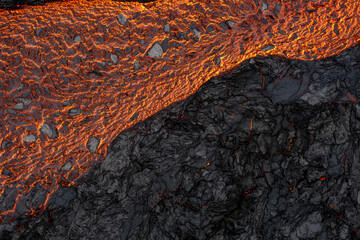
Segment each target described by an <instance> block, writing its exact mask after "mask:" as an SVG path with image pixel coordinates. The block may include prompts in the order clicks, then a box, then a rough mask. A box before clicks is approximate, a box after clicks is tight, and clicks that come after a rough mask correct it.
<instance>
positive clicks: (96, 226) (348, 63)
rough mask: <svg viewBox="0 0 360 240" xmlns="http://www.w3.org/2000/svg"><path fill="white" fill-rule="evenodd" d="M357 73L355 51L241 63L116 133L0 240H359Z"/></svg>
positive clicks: (4, 229) (0, 229)
mask: <svg viewBox="0 0 360 240" xmlns="http://www.w3.org/2000/svg"><path fill="white" fill-rule="evenodd" d="M359 67H360V46H359V45H358V46H356V47H354V48H351V49H348V50H346V51H345V52H343V53H341V54H340V55H338V56H334V57H330V58H327V59H325V60H318V61H313V62H306V61H296V60H286V59H279V58H274V57H266V58H264V57H256V58H254V59H251V60H249V61H246V62H244V63H243V64H242V65H241V66H240V67H238V68H236V69H234V71H233V72H232V73H229V74H226V75H223V76H219V77H215V78H213V79H211V80H209V81H208V82H207V83H205V84H204V85H203V86H202V87H201V88H200V89H199V90H198V92H197V93H196V94H194V95H192V96H191V97H190V98H188V99H186V100H184V101H180V102H177V103H174V104H172V105H171V106H170V107H168V108H166V109H164V110H162V111H161V112H159V113H157V114H156V115H154V116H152V117H150V118H148V119H147V120H145V121H144V122H141V123H139V124H137V125H135V126H134V127H133V128H131V129H128V130H126V131H123V132H122V133H121V134H119V135H118V137H117V138H116V139H115V140H114V141H113V142H112V144H111V146H110V147H109V151H108V155H107V157H106V159H105V160H103V161H101V162H99V163H98V164H96V165H95V166H94V167H93V168H92V169H91V170H90V171H89V172H88V173H87V178H86V179H85V180H84V181H82V182H81V183H79V185H78V186H77V187H71V188H65V187H64V188H60V189H59V191H58V192H57V193H56V194H55V195H54V196H53V197H52V199H51V200H50V204H49V206H48V208H47V210H46V211H45V212H43V213H41V214H40V215H39V216H37V217H36V218H34V219H27V218H22V219H17V220H15V221H14V222H12V223H2V224H1V225H0V238H1V239H14V238H15V239H19V238H20V239H101V238H103V239H213V240H215V239H359V238H360V235H359V233H358V228H359V227H360V207H359V191H360V189H359V186H360V171H359V169H360V166H359V155H360V146H359V144H360V141H359V140H360V105H359V104H358V102H357V99H358V98H359V97H360V94H359V93H360V84H359V80H360V79H359V78H360V76H359V75H358V74H354V72H355V71H357V69H359ZM334 73H336V74H334ZM291 83H293V84H291ZM305 96H306V97H305ZM89 142H92V144H88V145H89V147H90V145H91V146H92V147H93V149H96V147H95V145H97V143H98V141H97V140H96V139H95V138H94V139H92V140H89ZM5 144H6V143H5ZM89 150H90V151H91V149H89ZM63 168H64V170H68V169H69V168H71V163H69V164H67V165H66V166H64V167H63ZM35 196H36V195H35ZM19 226H21V228H20V227H19ZM15 229H19V230H18V231H16V230H15ZM13 237H14V238H13Z"/></svg>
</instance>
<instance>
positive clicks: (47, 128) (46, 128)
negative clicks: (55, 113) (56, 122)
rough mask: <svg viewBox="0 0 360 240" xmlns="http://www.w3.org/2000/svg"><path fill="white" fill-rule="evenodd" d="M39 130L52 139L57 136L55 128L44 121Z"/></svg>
mask: <svg viewBox="0 0 360 240" xmlns="http://www.w3.org/2000/svg"><path fill="white" fill-rule="evenodd" d="M40 132H42V133H43V134H45V135H47V136H48V137H49V138H52V139H54V138H57V136H58V132H57V129H56V128H55V127H54V126H52V125H50V124H48V123H44V124H43V125H42V126H41V127H40Z"/></svg>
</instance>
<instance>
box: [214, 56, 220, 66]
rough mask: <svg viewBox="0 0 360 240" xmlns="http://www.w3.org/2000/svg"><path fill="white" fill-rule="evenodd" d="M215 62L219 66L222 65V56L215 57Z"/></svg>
mask: <svg viewBox="0 0 360 240" xmlns="http://www.w3.org/2000/svg"><path fill="white" fill-rule="evenodd" d="M215 64H216V65H218V66H219V67H220V66H221V57H217V58H216V59H215Z"/></svg>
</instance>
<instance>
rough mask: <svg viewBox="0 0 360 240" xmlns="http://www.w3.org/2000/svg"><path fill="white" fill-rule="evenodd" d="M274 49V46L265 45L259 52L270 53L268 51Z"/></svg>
mask: <svg viewBox="0 0 360 240" xmlns="http://www.w3.org/2000/svg"><path fill="white" fill-rule="evenodd" d="M274 48H275V46H274V45H272V44H267V45H265V46H264V47H263V48H262V49H261V51H263V52H267V51H270V50H272V49H274Z"/></svg>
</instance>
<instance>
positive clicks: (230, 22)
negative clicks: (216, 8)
mask: <svg viewBox="0 0 360 240" xmlns="http://www.w3.org/2000/svg"><path fill="white" fill-rule="evenodd" d="M234 24H235V23H234V22H233V21H230V20H228V21H226V25H227V26H228V27H229V28H232V26H234Z"/></svg>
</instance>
